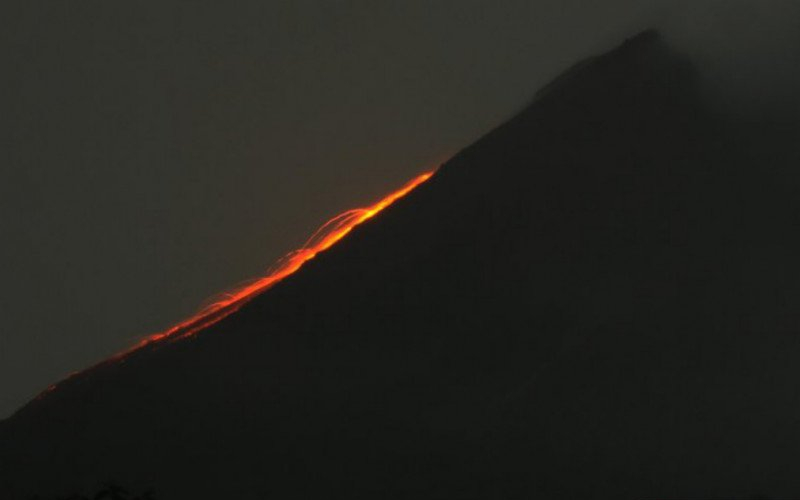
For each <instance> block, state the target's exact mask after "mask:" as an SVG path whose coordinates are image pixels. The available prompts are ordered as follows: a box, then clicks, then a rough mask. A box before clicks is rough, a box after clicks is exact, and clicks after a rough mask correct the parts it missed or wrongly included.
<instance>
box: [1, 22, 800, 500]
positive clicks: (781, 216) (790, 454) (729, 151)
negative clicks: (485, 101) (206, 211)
mask: <svg viewBox="0 0 800 500" xmlns="http://www.w3.org/2000/svg"><path fill="white" fill-rule="evenodd" d="M711 102H712V100H711V99H709V98H708V93H707V90H706V89H705V88H704V87H703V83H702V79H701V78H700V76H699V75H698V72H697V71H696V69H695V68H694V67H693V66H692V64H691V63H690V62H689V61H688V60H687V59H686V58H684V57H683V56H681V55H678V54H676V53H674V52H673V50H672V49H670V48H669V47H668V46H667V45H666V44H665V43H664V42H663V41H662V40H661V39H660V38H659V37H658V35H657V34H655V33H653V32H645V33H643V34H641V35H639V36H637V37H635V38H632V39H630V40H628V41H626V42H625V43H624V44H623V45H622V46H620V47H619V48H617V49H615V50H614V51H612V52H610V53H608V54H605V55H602V56H598V57H594V58H591V59H589V60H587V61H585V62H583V63H581V64H579V65H577V66H575V67H574V68H573V69H571V70H569V71H568V72H567V73H565V74H564V75H563V76H562V77H560V78H558V79H557V80H556V81H554V82H553V83H552V84H550V85H549V86H547V87H546V88H545V89H542V90H541V91H540V92H539V93H538V94H537V95H536V97H535V98H534V99H533V101H532V103H531V104H530V105H529V106H528V107H527V108H526V109H524V110H523V111H522V112H521V113H519V114H518V115H517V116H515V117H514V118H513V119H511V120H510V121H508V122H507V123H505V124H503V125H502V126H500V127H498V128H497V129H495V130H493V131H491V132H490V133H488V134H487V135H486V136H485V137H483V138H482V139H480V140H479V141H478V142H476V143H475V144H473V145H471V146H469V147H468V148H466V149H464V150H463V151H461V152H460V153H459V154H457V155H456V156H455V157H453V158H452V159H451V160H449V161H448V162H447V163H445V164H444V165H443V166H442V167H441V168H440V169H439V171H438V172H437V173H436V174H435V175H434V176H433V177H432V178H431V179H430V180H428V181H427V182H425V183H424V184H422V185H420V186H419V187H417V188H416V189H415V190H414V191H413V192H411V193H409V194H408V195H407V196H406V197H404V198H403V199H400V200H398V201H397V202H396V203H395V204H393V205H392V206H390V207H388V208H386V210H385V211H383V212H382V213H381V214H380V215H379V216H377V217H375V218H374V219H372V220H369V221H366V222H365V223H364V224H362V225H361V226H359V227H358V228H356V229H355V230H353V231H352V232H351V233H350V234H348V236H347V237H346V238H344V239H342V240H341V241H339V242H338V243H337V244H336V245H334V246H333V247H331V248H330V249H328V250H326V251H325V252H322V253H320V254H319V255H318V256H316V258H315V259H314V260H311V261H309V262H307V263H306V265H305V266H304V267H303V268H302V269H300V270H299V271H298V272H297V273H295V274H293V275H291V276H289V277H287V278H286V279H284V280H283V281H282V282H281V283H279V284H278V285H276V286H274V287H272V288H270V289H269V290H267V291H266V292H264V293H262V294H261V295H259V296H258V297H257V298H255V299H254V300H252V301H250V302H249V303H247V304H246V305H244V306H243V307H242V308H241V309H239V310H238V311H237V312H235V313H234V314H231V315H230V316H228V317H226V318H224V319H223V320H221V321H219V322H218V323H216V324H213V325H212V326H210V327H208V328H206V329H204V330H202V331H200V332H199V333H197V334H196V335H194V336H192V337H189V338H185V339H182V340H177V341H174V342H157V343H154V344H151V345H147V346H145V347H143V348H141V349H139V350H136V351H134V352H132V353H130V354H128V355H126V356H124V357H123V358H121V359H116V360H110V361H108V362H106V363H103V364H101V365H99V366H97V367H94V368H92V369H89V370H87V371H85V372H83V373H81V374H79V375H76V376H74V377H72V378H70V379H69V380H67V381H65V382H62V383H61V384H59V385H57V386H56V387H55V389H53V390H52V391H50V392H48V393H46V394H43V395H42V396H41V397H40V398H38V399H37V400H35V401H33V402H31V403H30V404H29V405H28V406H26V407H25V408H23V409H22V410H20V411H19V412H18V413H17V414H16V415H14V416H13V417H12V418H10V419H8V420H7V421H5V422H2V423H1V424H0V497H1V498H4V499H15V498H25V495H27V494H28V493H39V494H42V495H53V494H61V493H70V492H76V491H89V490H92V489H93V488H95V487H96V485H97V484H98V483H100V482H102V481H107V480H113V481H116V482H117V483H119V484H122V485H125V486H126V487H128V488H130V489H131V490H135V491H143V490H145V489H147V488H153V489H154V490H155V492H156V493H157V496H158V498H163V499H167V500H182V499H197V498H236V499H250V498H253V499H255V498H259V499H263V498H276V499H287V498H298V499H310V498H414V499H417V500H418V499H425V498H548V499H554V498H565V499H575V498H614V499H624V498H659V497H660V498H677V497H684V498H685V497H693V498H702V497H709V496H711V497H717V498H725V497H735V498H740V497H748V496H750V495H753V494H764V495H769V496H774V497H794V496H796V495H798V494H800V474H797V469H798V463H797V459H796V450H797V449H800V426H798V425H797V421H798V419H800V396H798V394H800V363H799V362H798V360H800V336H799V335H800V332H798V320H799V319H800V261H798V259H797V255H798V254H800V232H798V223H800V206H798V205H800V202H798V197H797V195H796V193H797V192H798V187H800V174H798V173H797V172H796V165H798V164H800V162H798V160H799V159H800V151H798V148H799V147H798V144H800V141H799V140H798V139H800V134H799V133H798V130H800V129H799V128H798V126H797V122H791V121H787V120H784V121H779V120H777V119H775V120H769V119H761V120H760V121H756V120H752V119H741V117H740V118H732V116H736V115H734V114H727V113H726V112H725V110H723V109H721V108H718V107H715V106H712V105H711V104H710V103H711Z"/></svg>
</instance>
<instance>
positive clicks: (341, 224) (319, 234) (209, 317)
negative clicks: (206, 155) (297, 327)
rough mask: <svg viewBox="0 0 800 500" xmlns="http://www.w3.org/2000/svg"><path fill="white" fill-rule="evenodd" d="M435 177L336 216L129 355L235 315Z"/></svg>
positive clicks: (420, 178) (423, 178)
mask: <svg viewBox="0 0 800 500" xmlns="http://www.w3.org/2000/svg"><path fill="white" fill-rule="evenodd" d="M432 175H433V172H426V173H424V174H422V175H419V176H417V177H415V178H414V179H412V180H411V181H410V182H408V183H407V184H406V185H405V186H403V187H402V188H401V189H398V190H397V191H395V192H393V193H391V194H389V195H388V196H386V197H385V198H383V199H382V200H381V201H379V202H377V203H375V204H374V205H372V206H369V207H366V208H356V209H354V210H348V211H347V212H344V213H342V214H339V215H337V216H336V217H334V218H333V219H331V220H329V221H328V222H326V223H325V224H324V225H323V226H322V227H320V228H319V229H318V230H317V231H316V232H315V233H314V234H313V235H312V236H311V238H309V239H308V241H306V243H305V244H304V245H303V246H302V247H300V248H299V249H297V250H294V251H293V252H289V253H288V254H286V255H285V256H284V257H283V258H281V259H280V260H279V261H278V262H277V263H276V264H275V265H274V266H272V268H271V269H270V270H269V272H268V274H267V275H266V276H264V277H262V278H259V279H257V280H256V281H254V282H252V283H250V284H248V285H245V286H243V287H241V288H239V289H237V290H234V291H231V292H228V293H225V294H224V295H222V296H221V297H220V298H219V299H218V300H216V301H215V302H214V303H212V304H210V305H209V306H206V307H205V308H203V309H202V310H200V311H199V312H198V313H197V314H195V315H194V316H192V317H191V318H189V319H187V320H185V321H182V322H181V323H179V324H177V325H175V326H173V327H172V328H170V329H169V330H166V331H164V332H161V333H157V334H154V335H151V336H149V337H147V338H146V339H144V340H142V341H141V342H139V344H137V345H136V346H134V347H133V348H132V349H131V350H130V351H127V352H131V351H133V350H136V349H139V348H141V347H144V346H146V345H148V344H151V343H153V342H158V341H160V340H163V339H167V338H171V339H180V338H184V337H188V336H190V335H192V334H194V333H197V332H198V331H200V330H202V329H204V328H207V327H209V326H211V325H213V324H214V323H217V322H218V321H220V320H222V319H223V318H225V317H226V316H228V315H230V314H233V313H234V312H236V311H237V310H239V308H241V307H242V306H243V305H244V304H245V303H247V302H248V301H249V300H250V299H252V298H253V297H255V296H256V295H258V294H259V293H261V292H263V291H264V290H266V289H268V288H270V287H271V286H272V285H274V284H275V283H277V282H279V281H280V280H282V279H283V278H285V277H287V276H289V275H290V274H292V273H294V272H295V271H297V270H298V269H300V267H301V266H302V265H303V264H305V263H306V262H308V261H309V260H311V259H313V258H314V257H315V256H316V255H317V254H318V253H320V252H322V251H324V250H327V249H328V248H330V247H331V246H332V245H333V244H334V243H336V242H337V241H339V240H341V239H342V238H344V237H345V236H346V235H347V233H349V232H350V231H352V229H353V228H354V227H355V226H357V225H359V224H361V223H362V222H364V221H365V220H367V219H371V218H372V217H374V216H375V215H376V214H378V213H379V212H380V211H381V210H383V209H384V208H386V207H388V206H389V205H391V204H392V203H394V202H395V201H397V200H398V199H400V198H402V197H403V196H405V195H407V194H408V193H409V192H411V191H412V190H413V189H414V188H416V187H417V186H419V185H420V184H422V183H423V182H425V181H427V180H428V179H430V177H431V176H432ZM122 354H126V353H122Z"/></svg>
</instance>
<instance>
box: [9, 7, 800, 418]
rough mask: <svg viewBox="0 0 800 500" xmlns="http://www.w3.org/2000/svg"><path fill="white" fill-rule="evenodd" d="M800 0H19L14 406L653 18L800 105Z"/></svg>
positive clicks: (748, 103) (733, 75)
mask: <svg viewBox="0 0 800 500" xmlns="http://www.w3.org/2000/svg"><path fill="white" fill-rule="evenodd" d="M15 3H16V4H18V5H13V4H15ZM687 5H691V7H687ZM798 5H800V4H798V3H796V2H791V1H786V2H706V3H703V4H702V5H700V6H698V5H697V4H696V3H688V2H687V3H683V2H680V3H678V2H642V1H634V0H631V1H622V0H620V1H607V2H578V1H563V0H551V1H534V0H515V1H501V2H498V1H472V0H450V1H402V2H400V1H398V2H388V1H379V2H376V1H374V0H371V1H348V2H331V1H327V0H314V1H291V2H290V1H286V2H275V1H249V0H248V1H243V2H237V4H236V5H235V6H232V5H231V4H230V3H226V2H208V1H195V2H177V1H173V0H166V1H164V0H160V1H153V2H127V3H122V2H107V1H101V0H94V1H83V2H52V3H47V4H45V3H37V5H33V3H32V2H27V1H19V2H4V3H3V6H2V7H0V19H2V21H0V23H1V24H2V26H0V36H2V37H3V42H2V45H0V47H2V48H0V50H2V55H3V58H2V60H3V61H4V76H3V84H2V85H0V96H1V97H0V99H2V113H1V114H2V116H1V117H0V126H2V138H3V156H2V163H0V168H2V182H0V207H1V208H2V210H1V211H0V234H1V235H2V238H1V240H2V245H0V263H1V264H0V278H2V283H3V287H2V291H0V294H2V297H1V298H0V304H1V306H0V307H2V309H0V312H2V323H0V418H1V417H4V416H7V415H8V414H10V413H11V412H12V411H14V410H15V409H16V408H18V407H19V406H21V405H22V404H24V403H25V402H26V401H27V400H29V399H30V398H31V397H33V396H34V395H35V394H36V393H37V392H38V391H40V390H42V389H44V388H45V387H46V386H48V385H49V384H50V383H53V382H55V381H57V380H58V379H60V378H62V377H64V376H65V375H66V374H68V373H69V372H71V371H75V370H80V369H82V368H85V367H87V366H88V365H90V364H92V363H95V362H97V361H100V360H102V359H103V358H105V357H106V356H108V355H110V354H113V353H115V352H118V351H120V350H121V349H124V348H126V347H129V346H131V345H132V344H134V343H135V342H136V340H137V339H139V338H141V337H142V336H144V335H146V334H148V333H152V332H155V331H158V330H161V329H164V328H166V327H168V326H170V324H172V323H174V322H176V321H177V320H179V319H181V318H183V317H185V316H186V315H188V314H190V313H191V312H193V311H194V310H195V309H196V308H197V306H198V305H200V304H201V303H203V301H204V300H205V299H207V298H208V297H210V296H212V295H214V294H215V293H217V292H220V291H223V290H224V289H226V288H227V287H230V286H233V285H235V284H237V283H239V282H241V281H242V280H245V279H247V278H250V277H253V276H258V275H259V274H261V273H262V272H263V271H264V270H265V269H266V268H267V267H268V266H269V265H270V264H271V263H272V262H273V261H274V260H275V259H276V258H278V257H279V256H280V255H282V254H283V253H285V252H286V251H288V250H290V249H292V248H294V247H296V246H298V245H299V244H301V243H302V242H303V241H304V240H305V237H306V236H307V235H309V234H310V233H311V232H312V231H313V230H314V229H315V228H316V227H317V226H318V225H320V224H321V223H323V222H324V221H325V220H327V219H328V218H329V217H330V216H332V215H335V214H336V213H338V212H340V211H342V210H344V209H347V208H350V207H353V206H360V205H364V204H367V203H369V202H372V201H374V200H376V199H378V198H380V197H381V196H382V195H383V194H384V193H386V192H389V191H391V190H393V189H395V188H397V187H399V186H400V185H402V184H403V183H404V182H405V181H406V180H408V179H410V178H411V177H413V176H414V175H415V174H417V173H419V172H421V171H423V170H428V169H431V168H433V167H435V166H436V165H438V164H439V163H441V162H442V161H444V160H445V159H447V158H448V157H449V156H450V155H452V154H453V153H455V152H456V151H457V150H458V149H459V148H461V147H463V146H465V145H467V144H469V143H470V142H472V141H473V140H474V139H476V138H477V137H479V136H480V135H481V134H483V133H485V132H486V131H487V130H488V129H490V128H491V127H493V126H495V125H497V124H499V123H501V122H502V121H503V120H504V119H506V118H507V117H509V116H510V115H512V114H513V113H514V112H515V111H516V110H518V109H520V108H521V107H522V106H523V105H524V104H525V103H526V102H527V101H528V100H529V99H530V98H531V97H532V95H533V93H534V91H535V90H536V89H537V88H539V87H541V86H542V85H543V84H545V83H547V81H549V80H550V79H551V78H553V77H554V76H556V75H557V74H558V73H559V72H560V71H562V70H564V69H566V68H567V67H569V66H570V65H571V64H572V63H574V62H576V61H578V60H579V59H581V58H583V57H585V56H586V55H589V54H592V53H596V52H601V51H603V50H606V49H608V48H610V47H612V46H614V45H616V44H618V43H619V42H620V41H621V40H622V39H623V38H625V37H626V36H630V35H632V34H635V33H636V32H638V31H640V30H642V29H644V28H648V27H652V26H655V27H661V28H663V29H664V30H665V31H666V34H667V37H668V38H669V37H670V36H671V37H672V39H673V41H674V42H675V43H677V44H678V45H681V46H682V47H683V48H684V49H685V50H688V51H691V52H692V53H693V54H694V55H695V56H696V57H697V58H699V59H701V60H708V61H712V63H710V64H709V66H708V67H709V68H711V71H710V72H709V76H710V78H711V79H714V78H719V79H721V80H724V81H725V82H726V83H727V84H729V85H727V86H726V89H728V90H729V93H728V94H726V95H727V96H728V97H726V98H729V99H733V100H735V101H736V102H737V103H740V104H742V105H743V106H745V107H752V106H758V107H764V106H768V107H769V106H772V107H775V106H779V105H777V104H776V103H778V102H782V101H781V99H782V98H783V97H785V95H786V94H789V93H790V91H791V90H792V89H794V88H796V87H795V85H796V84H797V83H798V82H797V78H796V74H797V72H796V66H797V63H796V60H797V59H795V58H794V56H795V55H796V54H795V53H793V52H792V50H793V49H791V48H792V47H800V37H798V36H797V35H798V33H800V30H798V29H797V23H798V22H800V21H797V20H798V19H800V12H799V11H800V8H798Z"/></svg>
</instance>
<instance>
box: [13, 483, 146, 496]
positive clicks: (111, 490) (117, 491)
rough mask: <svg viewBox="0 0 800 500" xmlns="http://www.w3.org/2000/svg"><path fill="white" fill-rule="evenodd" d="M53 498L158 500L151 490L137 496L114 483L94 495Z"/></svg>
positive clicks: (76, 494) (77, 494)
mask: <svg viewBox="0 0 800 500" xmlns="http://www.w3.org/2000/svg"><path fill="white" fill-rule="evenodd" d="M51 498H52V500H156V496H155V494H154V493H153V492H152V491H151V490H148V491H145V492H144V493H141V494H139V495H135V494H131V493H129V492H128V490H126V489H125V488H123V487H122V486H119V485H118V484H114V483H106V484H105V485H104V486H102V487H101V488H99V489H98V490H97V492H96V493H94V494H79V493H74V494H71V495H59V496H56V497H51ZM28 500H50V498H44V497H40V496H39V495H33V496H31V497H28Z"/></svg>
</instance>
